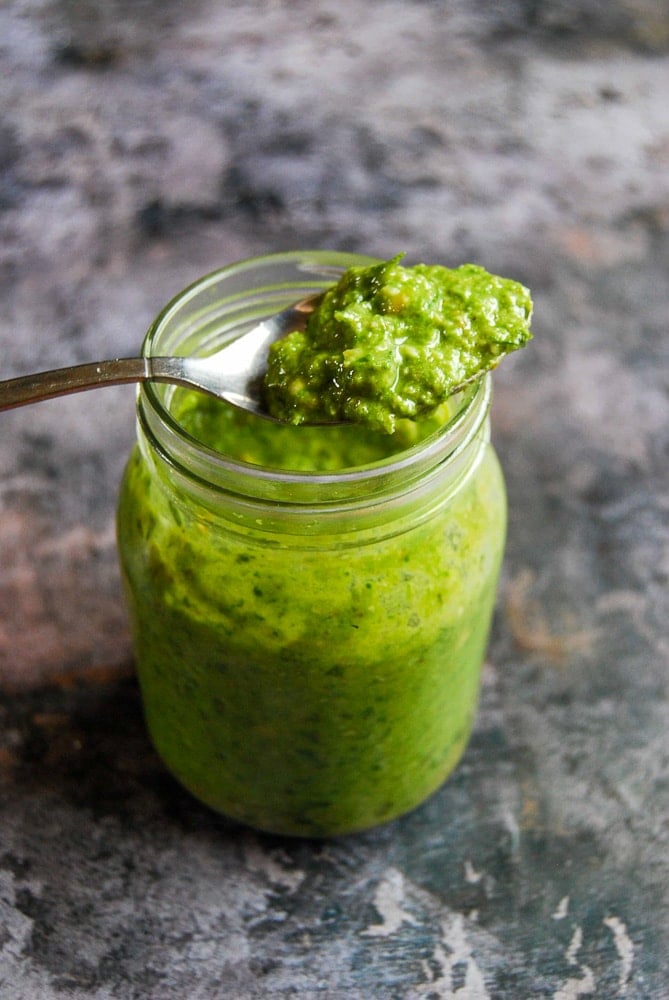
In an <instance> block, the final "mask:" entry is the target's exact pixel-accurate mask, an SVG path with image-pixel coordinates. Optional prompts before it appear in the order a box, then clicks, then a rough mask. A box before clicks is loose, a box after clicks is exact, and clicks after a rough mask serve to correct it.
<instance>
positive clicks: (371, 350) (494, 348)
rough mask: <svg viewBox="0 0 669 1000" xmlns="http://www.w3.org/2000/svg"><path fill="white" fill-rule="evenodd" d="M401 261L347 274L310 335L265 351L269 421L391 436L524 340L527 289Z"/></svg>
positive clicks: (467, 271)
mask: <svg viewBox="0 0 669 1000" xmlns="http://www.w3.org/2000/svg"><path fill="white" fill-rule="evenodd" d="M400 260H401V257H395V258H393V259H392V260H390V261H386V262H381V263H377V264H372V265H364V266H358V267H351V268H349V269H348V270H347V271H346V272H345V273H344V274H343V275H342V277H341V278H340V279H339V281H338V282H337V283H336V285H334V286H333V287H332V288H330V289H328V290H327V291H326V293H325V295H324V297H323V300H322V302H321V303H320V304H319V305H318V307H317V309H316V310H315V311H314V312H313V313H312V314H311V316H310V317H309V321H308V323H307V327H306V329H305V330H298V331H294V332H293V333H290V334H288V335H287V336H286V337H284V338H282V339H281V340H279V341H277V342H276V343H275V344H273V345H272V346H271V348H270V355H269V365H268V370H267V374H266V376H265V379H264V398H265V403H266V405H267V408H268V410H269V412H270V413H271V414H272V415H273V416H274V417H277V418H278V419H279V420H283V421H286V422H288V423H293V424H302V423H318V422H321V421H330V420H341V421H350V422H353V423H359V424H363V425H367V426H370V427H374V428H377V429H381V430H384V431H386V432H387V433H393V431H394V430H395V426H396V423H397V420H398V419H401V418H409V419H413V418H416V417H419V416H421V415H423V414H426V413H429V412H430V411H433V410H434V409H435V408H436V407H437V406H439V405H440V404H442V403H443V402H444V401H445V400H446V399H447V398H448V397H449V396H450V395H451V394H452V393H453V392H454V390H455V389H456V387H458V386H460V385H462V384H463V383H464V382H467V381H469V380H471V379H472V378H475V377H477V376H479V375H481V374H482V373H483V372H486V371H489V370H490V369H492V368H494V367H496V365H497V364H498V363H499V362H500V360H501V359H502V357H504V355H505V354H508V353H509V352H510V351H515V350H517V349H518V348H520V347H522V346H523V345H524V344H526V343H527V341H528V340H529V339H530V337H531V333H530V327H529V322H530V318H531V314H532V302H531V298H530V293H529V291H528V289H527V288H525V287H524V285H521V284H520V283H519V282H517V281H512V280H511V279H508V278H501V277H499V276H497V275H494V274H489V273H488V271H486V270H485V269H484V268H483V267H480V266H479V265H477V264H463V265H462V266H460V267H457V268H453V269H451V268H446V267H442V266H440V265H426V264H416V265H415V266H414V267H403V266H402V265H401V264H400V263H399V262H400Z"/></svg>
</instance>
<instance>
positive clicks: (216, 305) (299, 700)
mask: <svg viewBox="0 0 669 1000" xmlns="http://www.w3.org/2000/svg"><path fill="white" fill-rule="evenodd" d="M370 262H371V261H370V260H369V258H361V257H358V256H352V255H348V254H339V253H325V252H314V253H308V252H294V253H285V254H275V255H271V256H268V257H262V258H257V259H252V260H248V261H244V262H242V263H240V264H236V265H233V266H231V267H227V268H224V269H223V270H221V271H218V272H216V273H214V274H212V275H210V276H208V277H206V278H203V279H202V280H201V281H199V282H197V283H196V284H195V285H193V286H192V287H191V288H189V289H187V290H186V291H184V292H183V293H181V294H180V295H179V296H177V297H176V298H175V299H174V300H173V302H172V303H170V305H169V306H167V308H166V309H165V310H164V311H163V312H162V313H161V315H160V316H159V317H158V318H157V320H156V321H155V322H154V324H153V325H152V327H151V328H150V330H149V332H148V335H147V337H146V340H145V344H144V352H145V353H146V354H153V355H158V354H205V353H210V352H211V351H213V350H215V349H216V348H218V347H220V346H221V345H222V343H224V342H225V341H227V340H229V339H231V338H233V337H235V336H238V335H239V334H240V333H242V332H244V331H245V330H246V329H248V328H249V326H251V325H252V324H253V323H255V322H257V321H258V320H259V319H260V318H262V317H263V316H267V315H270V314H271V313H273V312H275V311H277V310H279V309H282V308H284V307H285V306H286V305H288V304H290V303H292V302H294V301H296V300H298V299H300V298H302V297H303V296H304V295H307V294H310V293H313V292H315V291H317V290H319V289H320V288H322V287H324V286H326V285H327V284H329V283H332V281H334V280H336V277H337V275H338V274H339V273H340V272H341V270H342V269H344V268H346V267H348V266H350V265H352V264H360V263H370ZM180 392H181V393H183V392H184V390H179V389H177V390H175V389H174V388H173V387H168V386H164V385H157V384H145V385H144V386H142V388H141V389H140V390H139V392H138V445H137V447H136V448H135V450H134V452H133V454H132V456H131V458H130V460H129V463H128V466H127V469H126V473H125V476H124V479H123V484H122V488H121V495H120V503H119V512H118V535H119V548H120V558H121V567H122V574H123V579H124V584H125V589H126V592H127V598H128V603H129V608H130V612H131V621H132V628H133V636H134V645H135V651H136V663H137V669H138V674H139V681H140V685H141V690H142V697H143V702H144V707H145V713H146V719H147V725H148V729H149V732H150V735H151V737H152V739H153V742H154V744H155V746H156V748H157V750H158V752H159V753H160V755H161V756H162V758H163V760H164V762H165V764H166V765H167V767H168V768H169V769H170V771H171V772H172V773H173V774H174V775H175V776H176V778H177V779H178V780H179V781H180V782H181V783H182V784H183V785H184V786H185V787H186V788H187V789H189V790H190V791H191V792H192V793H193V794H194V795H195V796H197V798H198V799H200V800H201V801H202V802H204V803H207V804H208V805H209V806H211V807H213V808H214V809H216V810H219V811H221V812H222V813H225V814H226V815H228V816H230V817H233V818H235V819H237V820H240V821H243V822H245V823H247V824H250V825H251V826H253V827H256V828H258V829H262V830H265V831H270V832H274V833H280V834H291V835H305V836H330V835H335V834H342V833H349V832H353V831H357V830H362V829H365V828H367V827H370V826H374V825H376V824H379V823H382V822H385V821H387V820H390V819H392V818H393V817H396V816H398V815H400V814H402V813H404V812H406V811H408V810H410V809H412V808H413V807H415V806H417V805H418V804H419V803H420V802H421V801H423V800H424V799H425V798H426V797H427V796H428V795H430V793H432V792H433V791H434V790H435V789H437V788H438V787H439V785H440V784H441V783H442V782H443V780H444V779H445V778H446V777H447V775H448V774H449V773H450V772H451V771H452V770H453V768H454V767H455V765H456V763H457V762H458V760H459V758H460V756H461V755H462V753H463V750H464V748H465V746H466V744H467V741H468V738H469V734H470V731H471V726H472V722H473V718H474V714H475V711H476V705H477V699H478V690H479V678H480V669H481V664H482V660H483V657H484V653H485V648H486V642H487V637H488V631H489V626H490V619H491V615H492V609H493V604H494V599H495V589H496V584H497V578H498V573H499V567H500V562H501V557H502V550H503V544H504V534H505V523H506V504H505V493H504V485H503V479H502V475H501V472H500V468H499V465H498V462H497V459H496V457H495V454H494V452H493V450H492V447H491V445H490V443H489V429H488V409H489V401H490V382H489V379H488V378H485V379H483V380H482V381H481V382H480V383H478V385H475V386H473V387H470V388H469V389H468V390H467V391H465V392H463V393H462V394H461V396H460V397H459V398H458V399H457V402H456V405H455V406H454V408H453V413H452V416H451V418H450V419H449V420H448V422H447V423H446V424H445V425H444V426H441V427H439V428H438V429H437V430H435V431H433V432H431V433H429V434H427V436H426V437H424V439H423V440H420V441H417V442H416V443H414V444H410V445H408V446H407V447H406V448H405V449H404V450H401V451H399V452H398V453H396V454H391V455H388V456H386V457H382V458H377V459H376V460H373V461H366V464H353V463H352V464H351V465H350V466H348V467H345V468H342V469H338V470H337V469H335V470H334V471H296V470H295V469H294V468H293V467H292V466H294V465H299V457H300V455H299V441H302V440H306V439H304V438H300V439H292V440H295V441H298V444H297V445H295V444H293V445H291V447H293V448H294V458H291V456H290V455H287V456H286V459H285V462H283V463H282V464H283V465H284V466H286V467H284V468H278V467H276V466H275V465H274V464H272V465H259V464H252V463H251V462H249V461H246V460H244V458H243V457H240V455H239V454H233V455H232V456H231V455H230V454H226V453H221V451H217V450H214V449H213V448H212V447H209V446H208V445H205V444H204V443H203V442H202V441H201V440H198V437H197V436H196V435H195V434H193V433H191V432H190V431H189V430H187V429H186V427H185V426H184V425H183V423H181V422H180V420H179V419H177V417H176V416H175V399H176V398H177V395H176V394H178V393H180ZM201 398H206V397H201ZM213 405H214V406H219V405H220V406H223V405H224V404H218V403H214V404H213ZM254 419H255V420H257V421H258V426H259V428H260V424H262V428H261V429H260V431H259V432H262V433H265V432H267V431H268V429H269V433H270V434H271V433H274V432H273V431H272V430H271V429H272V428H273V427H276V426H277V425H272V424H269V423H268V422H267V421H260V420H259V418H254ZM280 430H282V431H283V430H284V428H280ZM303 430H305V429H304V428H297V429H293V428H291V429H290V433H291V434H293V433H295V434H300V433H301V432H302V431H303ZM310 430H311V433H312V435H313V434H314V433H316V434H318V433H320V432H319V431H318V429H315V428H311V429H310ZM322 431H323V432H324V433H326V432H325V429H322ZM354 433H355V431H354Z"/></svg>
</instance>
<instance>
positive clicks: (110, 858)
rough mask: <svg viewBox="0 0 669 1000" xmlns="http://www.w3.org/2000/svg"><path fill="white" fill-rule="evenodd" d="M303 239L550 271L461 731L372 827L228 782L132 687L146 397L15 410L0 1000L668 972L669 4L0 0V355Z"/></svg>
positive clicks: (38, 353)
mask: <svg viewBox="0 0 669 1000" xmlns="http://www.w3.org/2000/svg"><path fill="white" fill-rule="evenodd" d="M291 247H314V248H315V247H319V248H321V247H322V248H337V249H347V250H359V251H361V252H369V253H376V254H380V255H382V254H388V255H390V254H393V253H395V252H397V251H398V250H406V252H407V254H408V257H409V259H410V260H421V259H422V260H426V261H435V262H442V263H446V264H451V265H453V264H457V263H461V262H462V261H465V260H476V261H478V262H480V263H483V264H485V265H486V266H487V267H489V268H490V269H493V270H497V271H500V272H502V273H505V274H509V275H512V276H515V277H517V278H519V279H521V280H523V281H525V282H526V283H528V284H529V285H530V286H531V287H532V288H533V290H534V293H535V300H536V321H535V335H536V339H535V341H534V343H533V345H532V346H531V347H530V348H529V349H528V350H527V351H525V352H523V354H522V355H518V356H517V357H514V358H513V359H510V360H509V361H508V362H506V363H505V364H504V365H503V366H502V369H500V371H499V373H498V375H497V376H496V398H495V404H494V412H493V422H494V435H495V439H496V443H497V446H498V450H499V453H500V456H501V459H502V462H503V465H504V467H505V470H506V473H507V479H508V486H509V497H510V526H509V543H508V551H507V559H506V563H505V569H504V574H503V581H502V586H501V589H500V598H499V604H498V612H497V616H496V620H495V626H494V631H493V637H492V642H491V647H490V651H489V661H488V664H487V666H486V671H485V682H484V688H483V700H482V708H481V712H480V716H479V720H478V723H477V728H476V732H475V734H474V739H473V741H472V745H471V747H470V750H469V751H468V753H467V755H466V757H465V759H464V761H463V763H462V765H461V766H460V768H459V769H458V771H457V773H456V775H455V776H454V777H453V779H452V780H451V781H450V782H448V783H447V785H446V786H445V787H444V788H443V789H442V790H441V791H440V792H439V793H438V794H437V795H436V796H435V797H434V798H433V799H432V800H431V801H430V802H429V803H427V804H426V805H425V806H424V807H423V808H422V809H419V810H418V811H416V812H415V813H414V814H412V815H411V816H409V817H406V818H405V819H403V820H400V821H398V822H396V823H394V824H391V825H390V826H388V827H386V828H384V829H383V830H380V831H375V832H373V833H370V834H367V835H365V836H361V837H355V838H348V839H346V840H342V841H338V842H333V843H331V844H329V843H328V844H320V845H319V844H312V843H309V842H290V841H282V840H277V839H273V838H262V837H257V836H255V835H253V834H251V833H249V832H248V831H244V830H240V829H239V828H237V827H235V826H233V825H232V824H228V823H226V822H225V821H224V820H222V819H220V818H217V817H214V816H212V815H211V814H210V813H208V812H207V811H206V810H204V809H201V808H200V807H199V806H198V805H197V804H196V803H194V802H193V801H192V800H191V799H190V798H189V797H188V796H186V795H185V794H184V793H182V792H181V791H180V790H179V789H178V788H176V787H175V786H174V784H173V783H172V781H171V779H169V778H168V777H167V776H166V775H165V773H164V772H163V770H162V768H161V765H160V763H159V762H158V761H157V760H156V758H155V757H154V755H153V753H152V751H151V749H150V747H149V745H148V742H147V740H146V736H145V733H144V729H143V724H142V720H141V711H140V707H139V704H138V698H137V691H136V686H135V682H134V679H133V676H132V661H131V656H130V649H129V643H128V637H127V630H126V619H125V614H124V610H123V607H122V603H121V599H120V592H119V581H118V572H117V567H116V557H115V550H114V528H113V513H114V504H115V495H116V489H117V484H118V480H119V476H120V473H121V470H122V466H123V463H124V459H125V456H126V454H127V451H128V449H129V447H130V444H131V441H132V438H133V433H134V431H133V419H134V417H133V390H132V388H129V387H124V388H119V389H105V390H102V391H100V392H97V393H91V394H85V395H81V396H76V397H70V398H67V399H61V400H55V401H52V402H49V403H43V404H40V405H39V406H35V407H32V408H26V409H22V410H15V411H11V412H6V413H2V414H0V427H1V429H0V814H1V818H0V996H1V997H2V998H3V1000H4V998H7V1000H24V998H25V1000H41V998H44V1000H57V998H60V997H72V998H77V1000H79V998H84V997H90V998H93V1000H131V998H150V1000H154V998H155V1000H172V998H174V1000H185V998H194V1000H199V998H203V1000H204V998H207V1000H208V998H226V1000H227V998H231V1000H247V998H249V1000H250V998H261V997H263V998H264V997H277V998H288V997H299V998H304V1000H311V998H314V1000H315V998H327V1000H339V998H351V1000H357V998H359V1000H377V998H378V1000H405V998H407V1000H414V998H426V1000H434V998H437V1000H440V998H442V1000H450V998H457V1000H523V998H533V1000H534V998H540V997H546V998H552V1000H575V998H578V997H581V996H595V997H604V998H609V997H621V998H625V1000H641V998H648V1000H658V998H659V1000H662V998H666V997H669V778H668V777H667V776H668V774H669V735H668V732H669V709H668V701H667V675H668V670H669V638H668V636H669V631H668V628H667V620H668V616H667V611H668V610H669V608H668V603H669V601H668V596H667V580H668V576H669V544H668V541H669V531H668V527H667V525H668V522H669V476H668V473H667V464H668V458H669V440H668V439H669V434H668V429H669V400H668V388H669V350H668V343H669V340H668V333H667V322H668V319H667V318H668V317H669V280H668V274H669V9H668V8H667V4H666V2H665V0H555V2H548V0H503V2H500V3H484V2H483V0H469V2H466V0H453V2H446V0H444V2H440V0H434V2H429V0H422V2H421V0H338V2H337V3H335V2H325V3H310V2H307V0H249V2H228V3H224V2H218V3H217V2H214V0H211V2H205V0H193V2H190V3H182V2H177V0H107V2H105V3H104V4H103V3H97V2H95V0H14V2H12V0H0V296H1V297H0V302H1V308H0V377H10V376H12V375H18V374H23V373H25V372H29V371H32V370H36V369H38V368H44V367H55V366H59V365H64V364H68V363H75V362H79V361H85V360H95V359H98V358H101V357H108V356H114V355H123V354H131V353H135V352H136V351H137V349H138V346H139V344H140V342H141V338H142V335H143V332H144V330H145V329H146V327H147V325H148V323H149V321H150V320H151V318H152V317H153V315H154V314H155V313H156V312H157V310H158V309H159V308H160V307H161V306H162V305H163V304H164V303H165V302H166V301H167V300H168V299H169V298H170V297H171V296H172V295H173V294H174V293H175V292H177V291H178V290H179V289H180V288H182V287H183V286H184V285H186V284H187V283H188V282H190V281H191V280H192V279H194V278H196V277H197V276H199V275H200V274H202V273H204V272H206V271H208V270H212V269H213V268H215V267H218V266H220V265H222V264H225V263H227V262H229V261H232V260H235V259H238V258H240V257H244V256H249V255H252V254H255V253H258V252H267V251H272V250H280V249H285V248H291Z"/></svg>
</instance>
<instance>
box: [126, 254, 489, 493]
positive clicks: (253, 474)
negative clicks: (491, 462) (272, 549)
mask: <svg viewBox="0 0 669 1000" xmlns="http://www.w3.org/2000/svg"><path fill="white" fill-rule="evenodd" d="M376 262H378V258H374V257H367V256H362V255H359V254H351V253H346V252H342V251H323V250H316V251H305V250H301V251H286V252H282V253H273V254H266V255H263V256H259V257H249V258H246V259H244V260H241V261H238V262H236V263H233V264H229V265H226V266H224V267H222V268H219V269H217V270H215V271H212V272H210V273H209V274H206V275H204V276H203V277H201V278H199V279H197V280H196V281H194V282H193V283H191V284H190V285H188V286H187V287H186V288H184V289H183V290H182V291H181V292H179V293H177V294H176V295H175V296H174V297H173V298H172V299H171V300H170V301H169V302H168V303H167V304H166V305H165V306H164V308H163V309H162V310H161V311H160V312H159V313H158V315H157V316H156V318H155V319H154V321H153V322H152V324H151V325H150V327H149V329H148V331H147V334H146V336H145V338H144V342H143V347H142V351H143V354H144V355H145V356H151V355H156V354H160V353H163V354H164V353H167V352H173V353H178V352H179V351H180V350H181V352H182V353H187V350H183V348H184V345H187V344H188V343H190V341H191V340H193V338H194V337H195V339H197V334H198V329H199V330H200V331H201V330H202V328H203V327H206V326H211V324H212V313H213V314H215V315H216V316H218V315H219V310H218V307H219V306H220V307H223V306H224V307H226V308H228V310H229V311H230V312H231V313H232V312H233V311H234V310H235V309H237V308H238V307H240V306H241V305H243V304H246V306H247V313H248V308H250V306H251V305H252V306H253V309H254V310H256V312H255V314H254V317H253V320H254V322H255V321H258V320H259V319H261V318H263V315H264V316H267V315H270V314H271V312H273V311H276V309H278V308H281V307H282V306H281V305H280V304H279V305H277V303H278V302H279V301H280V300H282V301H283V302H284V304H289V303H290V302H292V301H297V300H298V299H300V298H302V297H304V296H305V295H307V294H309V293H310V292H313V291H318V290H320V289H322V288H324V287H326V286H327V285H328V284H332V283H334V282H335V281H336V280H337V278H338V276H339V275H340V274H341V273H342V271H343V270H345V269H346V268H347V267H350V266H352V265H360V264H362V265H364V264H371V263H376ZM286 273H290V276H291V280H290V281H287V280H285V277H284V280H278V279H279V277H280V276H281V275H282V274H283V275H285V274H286ZM254 275H255V276H256V277H255V282H254V281H253V279H254ZM271 278H273V279H274V280H268V279H271ZM263 279H264V280H263ZM259 281H261V282H262V283H260V284H259V283H258V282H259ZM250 282H251V283H250ZM226 283H227V284H228V285H230V288H229V289H228V291H227V293H226V294H225V295H224V294H223V293H224V288H223V286H225V285H226ZM218 289H220V291H218V292H217V305H216V306H213V305H212V303H211V301H210V297H211V293H212V291H213V290H218ZM198 305H199V308H198V309H196V311H195V318H194V319H191V320H190V321H189V322H188V323H185V324H184V323H183V322H181V325H179V322H180V316H182V314H183V313H184V312H185V311H186V310H187V309H188V308H190V307H192V306H198ZM263 309H266V310H268V311H266V312H264V313H263V311H262V310H263ZM214 325H215V324H214ZM172 327H173V329H172ZM231 329H232V330H233V331H235V334H234V335H237V336H238V335H239V334H240V333H242V332H243V328H242V329H240V325H239V324H237V325H236V326H235V325H233V327H232V328H231ZM161 338H162V339H161ZM164 340H166V344H163V341H164ZM159 345H160V346H159ZM458 396H459V397H460V399H459V400H458V402H459V405H458V406H457V408H456V411H455V413H454V414H453V415H452V417H451V419H450V420H448V421H447V422H446V423H445V424H443V425H442V426H441V427H438V428H437V429H436V430H434V431H433V432H431V433H430V434H428V435H426V436H425V438H423V439H421V440H420V441H419V442H417V443H415V444H412V445H409V446H408V447H407V448H406V449H402V450H401V451H398V452H396V453H394V454H392V455H390V456H387V457H385V458H381V459H378V460H376V461H374V462H371V463H368V464H364V465H355V466H350V467H346V468H343V469H339V470H336V471H302V470H293V469H283V468H276V467H273V466H263V465H257V464H252V463H250V462H245V461H243V460H241V459H235V458H232V457H230V456H227V455H225V454H223V453H221V452H218V451H215V450H214V449H212V448H210V447H209V446H207V445H205V444H204V443H203V442H201V441H199V440H198V439H197V438H196V437H194V436H192V435H191V434H190V433H189V432H188V431H187V430H186V429H185V428H184V427H183V426H182V425H181V424H180V423H179V421H178V420H177V419H176V417H175V416H174V415H173V413H172V412H171V410H170V407H169V398H170V387H166V386H164V385H158V384H157V383H153V382H150V381H149V382H145V383H142V384H141V385H140V387H139V389H138V397H137V409H138V419H139V423H140V426H141V427H142V429H143V430H144V432H145V434H146V435H148V437H149V439H150V440H151V442H152V444H153V445H154V447H156V448H157V450H158V452H159V453H160V454H161V455H162V457H163V458H164V459H165V460H166V461H167V462H168V464H169V465H170V466H171V467H172V468H173V469H175V470H176V471H178V473H179V474H180V476H181V477H184V476H185V478H186V479H189V480H191V481H192V482H195V481H197V482H198V483H199V485H200V488H203V487H204V488H206V487H209V488H213V489H219V490H221V489H222V490H224V491H225V492H228V491H230V490H232V491H233V492H234V493H236V494H239V493H240V492H241V493H242V494H245V495H248V496H254V497H257V498H264V499H270V500H275V501H279V502H280V501H281V500H282V499H284V500H286V501H287V502H290V503H295V502H298V503H301V502H303V501H317V502H323V501H326V502H327V501H328V500H329V499H332V500H337V501H341V500H342V499H343V498H344V497H346V496H348V495H349V493H350V492H353V493H356V494H358V493H359V491H360V490H361V489H362V490H363V491H364V493H365V494H369V493H370V492H372V493H376V492H377V489H378V492H387V490H388V488H389V487H391V486H392V483H393V482H394V481H395V480H398V481H399V480H401V481H402V483H403V485H404V488H406V483H407V480H414V479H415V478H418V477H420V476H423V475H424V474H425V473H426V471H428V470H431V469H433V468H434V467H435V466H441V465H443V464H444V463H449V462H450V460H451V458H452V457H454V456H456V455H457V454H458V453H459V452H460V451H461V450H463V449H464V448H466V446H467V444H468V443H469V441H470V440H471V439H472V437H473V436H475V434H476V433H477V432H478V430H479V429H480V427H481V425H482V423H483V421H484V420H485V418H486V416H487V413H488V409H489V405H490V398H491V381H490V377H489V375H487V374H486V375H484V376H483V377H482V378H481V379H480V380H478V381H477V382H474V383H472V384H471V385H469V386H467V387H466V388H465V389H463V390H462V391H461V392H460V393H459V394H458ZM374 484H376V487H377V488H376V489H375V488H374ZM297 494H299V499H298V495H297Z"/></svg>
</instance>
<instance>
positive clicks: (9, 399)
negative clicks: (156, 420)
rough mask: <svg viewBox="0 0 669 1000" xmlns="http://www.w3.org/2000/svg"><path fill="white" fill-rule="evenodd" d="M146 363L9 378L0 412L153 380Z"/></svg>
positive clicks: (0, 385) (126, 361) (0, 388)
mask: <svg viewBox="0 0 669 1000" xmlns="http://www.w3.org/2000/svg"><path fill="white" fill-rule="evenodd" d="M147 361H148V359H147V358H118V359H116V360H115V361H97V362H92V363H90V364H84V365H72V366H70V367H69V368H56V369H55V370H53V371H48V372H38V373H37V374H36V375H21V376H19V378H10V379H7V380H6V381H4V382H0V410H9V409H11V408H12V407H14V406H25V405H26V404H27V403H36V402H38V400H40V399H51V398H53V397H54V396H65V395H67V394H68V393H71V392H81V391H82V390H84V389H95V388H96V387H97V386H100V385H118V384H119V383H123V382H141V381H143V380H144V379H146V378H149V377H150V372H149V370H148V365H147Z"/></svg>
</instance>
